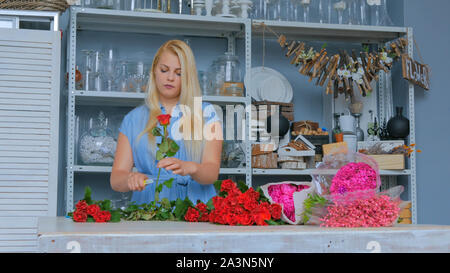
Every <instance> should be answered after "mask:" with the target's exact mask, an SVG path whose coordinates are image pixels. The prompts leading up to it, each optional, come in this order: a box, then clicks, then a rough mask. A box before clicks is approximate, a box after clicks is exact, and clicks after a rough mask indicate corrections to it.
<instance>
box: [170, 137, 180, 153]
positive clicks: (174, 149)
mask: <svg viewBox="0 0 450 273" xmlns="http://www.w3.org/2000/svg"><path fill="white" fill-rule="evenodd" d="M168 140H169V150H170V151H171V152H173V153H176V152H178V150H179V149H180V146H178V144H177V143H176V142H175V141H174V140H172V139H170V138H169V139H168Z"/></svg>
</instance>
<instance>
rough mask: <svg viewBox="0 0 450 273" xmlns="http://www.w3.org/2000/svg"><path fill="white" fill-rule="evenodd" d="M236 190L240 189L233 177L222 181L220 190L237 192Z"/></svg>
mask: <svg viewBox="0 0 450 273" xmlns="http://www.w3.org/2000/svg"><path fill="white" fill-rule="evenodd" d="M236 190H238V191H239V189H238V188H237V186H236V184H235V183H234V182H233V181H232V180H231V179H226V180H223V181H222V186H221V187H220V191H224V192H227V193H236Z"/></svg>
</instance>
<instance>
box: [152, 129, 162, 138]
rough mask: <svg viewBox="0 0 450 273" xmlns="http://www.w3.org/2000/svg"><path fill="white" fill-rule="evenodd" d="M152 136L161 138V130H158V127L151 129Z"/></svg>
mask: <svg viewBox="0 0 450 273" xmlns="http://www.w3.org/2000/svg"><path fill="white" fill-rule="evenodd" d="M152 135H154V136H162V133H161V129H159V128H158V127H155V128H153V129H152Z"/></svg>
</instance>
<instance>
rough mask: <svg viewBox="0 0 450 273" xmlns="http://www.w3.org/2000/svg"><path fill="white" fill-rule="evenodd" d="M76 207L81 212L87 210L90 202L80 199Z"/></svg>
mask: <svg viewBox="0 0 450 273" xmlns="http://www.w3.org/2000/svg"><path fill="white" fill-rule="evenodd" d="M75 207H76V208H77V209H76V210H78V211H79V212H86V210H87V207H88V204H87V203H86V201H84V200H81V201H78V203H77V204H76V205H75Z"/></svg>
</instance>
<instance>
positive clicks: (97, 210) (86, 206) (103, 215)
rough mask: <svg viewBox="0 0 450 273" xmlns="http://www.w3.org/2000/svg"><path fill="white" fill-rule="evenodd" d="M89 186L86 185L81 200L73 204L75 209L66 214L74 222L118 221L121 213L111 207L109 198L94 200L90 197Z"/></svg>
mask: <svg viewBox="0 0 450 273" xmlns="http://www.w3.org/2000/svg"><path fill="white" fill-rule="evenodd" d="M91 193H92V191H91V188H90V187H86V188H85V192H84V198H83V200H80V201H78V203H77V204H76V205H75V208H76V209H75V211H74V212H71V213H69V215H68V216H70V217H71V218H72V220H73V221H74V222H97V223H104V222H120V218H121V214H120V212H119V211H118V210H113V209H112V208H111V201H110V200H103V201H98V202H95V201H94V200H92V198H91Z"/></svg>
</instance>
